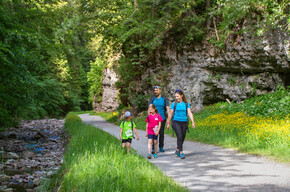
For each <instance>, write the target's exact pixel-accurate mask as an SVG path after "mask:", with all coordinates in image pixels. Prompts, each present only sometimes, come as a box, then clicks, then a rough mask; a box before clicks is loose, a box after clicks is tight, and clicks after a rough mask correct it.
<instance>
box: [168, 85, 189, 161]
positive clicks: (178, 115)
mask: <svg viewBox="0 0 290 192" xmlns="http://www.w3.org/2000/svg"><path fill="white" fill-rule="evenodd" d="M175 99H176V101H175V102H173V103H172V104H171V107H170V111H169V115H168V120H167V129H168V130H169V122H170V120H171V118H172V128H173V130H174V131H175V134H176V136H177V149H176V151H175V154H176V155H177V156H178V157H180V159H184V158H185V157H184V153H183V149H182V147H183V142H184V139H185V135H186V130H187V129H188V120H187V115H188V116H189V118H190V120H191V122H192V128H193V129H194V128H195V124H194V120H193V115H192V113H191V111H190V105H189V103H187V100H186V98H185V96H184V94H183V92H182V91H181V90H176V91H175Z"/></svg>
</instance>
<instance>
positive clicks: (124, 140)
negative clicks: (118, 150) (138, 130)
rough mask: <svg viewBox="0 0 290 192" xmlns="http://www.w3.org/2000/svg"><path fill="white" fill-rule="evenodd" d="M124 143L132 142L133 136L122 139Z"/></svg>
mask: <svg viewBox="0 0 290 192" xmlns="http://www.w3.org/2000/svg"><path fill="white" fill-rule="evenodd" d="M122 143H132V138H128V139H122Z"/></svg>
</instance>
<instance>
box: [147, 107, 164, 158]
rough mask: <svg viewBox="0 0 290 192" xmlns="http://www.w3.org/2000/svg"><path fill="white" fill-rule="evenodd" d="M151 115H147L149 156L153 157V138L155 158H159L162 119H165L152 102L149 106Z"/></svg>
mask: <svg viewBox="0 0 290 192" xmlns="http://www.w3.org/2000/svg"><path fill="white" fill-rule="evenodd" d="M148 111H149V115H148V116H147V117H146V122H147V123H146V137H148V155H147V158H148V159H151V154H150V153H151V148H152V140H153V141H154V149H155V154H154V158H157V139H158V135H159V131H160V128H161V121H163V119H162V117H161V115H160V114H159V113H158V111H157V109H156V107H155V105H154V104H150V105H149V107H148Z"/></svg>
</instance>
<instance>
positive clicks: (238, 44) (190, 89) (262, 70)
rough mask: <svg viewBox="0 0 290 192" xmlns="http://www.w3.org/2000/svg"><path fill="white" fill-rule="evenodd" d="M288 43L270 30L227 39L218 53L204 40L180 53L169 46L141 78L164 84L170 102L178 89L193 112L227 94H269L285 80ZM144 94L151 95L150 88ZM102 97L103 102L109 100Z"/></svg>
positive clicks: (289, 70) (237, 97) (288, 77)
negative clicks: (262, 34) (261, 36)
mask: <svg viewBox="0 0 290 192" xmlns="http://www.w3.org/2000/svg"><path fill="white" fill-rule="evenodd" d="M289 45H290V38H289V35H288V34H287V33H282V32H272V33H269V34H267V35H266V36H265V37H264V40H262V42H261V41H260V42H259V43H257V39H255V38H253V37H251V36H249V35H247V34H243V36H241V37H239V39H238V41H237V40H235V43H228V44H227V46H226V49H225V50H223V51H217V49H216V48H214V47H213V46H212V45H210V44H209V43H208V42H207V41H204V42H203V43H202V44H201V45H199V46H195V47H194V49H191V50H190V51H183V52H182V54H180V53H179V54H178V55H177V53H176V51H172V50H168V51H166V52H165V54H160V55H159V56H158V61H156V63H155V64H152V65H154V66H153V67H151V68H150V69H148V71H146V72H144V75H143V76H142V79H145V78H148V77H149V78H153V79H154V80H153V81H156V82H159V84H163V85H164V90H163V93H164V94H165V95H166V96H167V97H168V98H169V100H170V101H174V92H175V90H176V89H181V90H183V91H184V93H185V96H186V97H187V100H188V101H189V102H190V103H191V108H192V110H193V111H198V110H200V109H201V108H203V106H204V105H208V104H212V103H216V102H219V101H225V100H226V99H227V98H228V99H229V100H231V101H238V102H239V101H242V100H244V99H246V98H247V97H249V96H253V95H260V94H264V93H267V92H271V91H273V90H275V88H276V87H277V86H278V85H279V84H281V85H284V86H288V85H289V84H290V66H289V61H290V53H289V47H290V46H289ZM104 80H105V79H104ZM105 82H106V81H105ZM144 82H145V81H143V82H142V81H140V82H139V83H138V82H136V89H137V90H138V89H144V87H146V85H144ZM137 84H138V85H137ZM109 85H112V84H110V83H105V84H104V96H103V98H104V99H105V100H108V98H112V96H106V94H105V89H107V88H106V86H107V87H108V86H109ZM147 87H148V86H147ZM109 92H110V91H109ZM138 92H140V90H138ZM143 92H144V93H146V94H153V92H152V90H151V89H150V90H143ZM108 94H109V93H108ZM113 94H117V90H116V91H115V92H114V93H110V95H113ZM105 100H103V104H102V105H103V106H104V105H106V104H108V102H107V101H105ZM114 106H115V105H114ZM107 107H109V106H107ZM110 109H112V107H111V108H110Z"/></svg>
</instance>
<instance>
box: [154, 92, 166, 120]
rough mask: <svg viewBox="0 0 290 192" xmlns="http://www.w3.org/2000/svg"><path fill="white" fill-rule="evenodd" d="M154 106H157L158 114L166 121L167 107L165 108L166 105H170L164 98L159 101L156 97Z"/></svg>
mask: <svg viewBox="0 0 290 192" xmlns="http://www.w3.org/2000/svg"><path fill="white" fill-rule="evenodd" d="M164 102H165V103H164ZM153 104H154V105H155V107H156V109H157V111H158V113H159V114H160V115H161V117H162V119H163V120H164V119H165V111H164V109H165V107H164V105H165V106H169V103H168V102H166V101H165V100H164V98H162V97H160V98H159V99H158V98H157V97H155V98H154V101H153Z"/></svg>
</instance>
